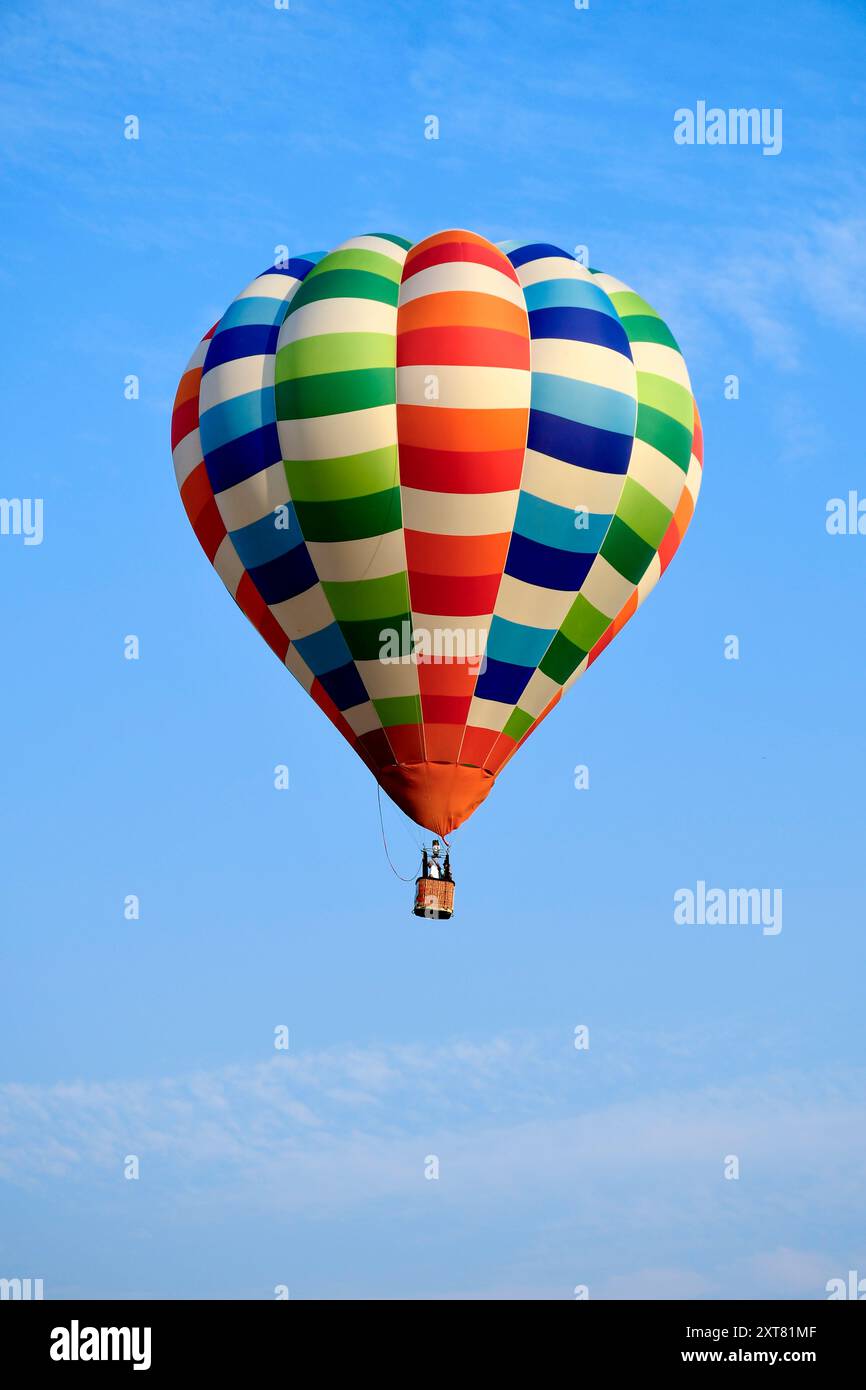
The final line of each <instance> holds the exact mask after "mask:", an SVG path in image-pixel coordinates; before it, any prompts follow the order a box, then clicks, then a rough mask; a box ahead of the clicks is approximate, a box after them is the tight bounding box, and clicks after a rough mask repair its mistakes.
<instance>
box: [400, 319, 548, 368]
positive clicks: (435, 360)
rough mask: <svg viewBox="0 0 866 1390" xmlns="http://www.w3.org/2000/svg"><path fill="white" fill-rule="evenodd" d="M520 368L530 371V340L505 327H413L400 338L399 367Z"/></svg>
mask: <svg viewBox="0 0 866 1390" xmlns="http://www.w3.org/2000/svg"><path fill="white" fill-rule="evenodd" d="M428 365H435V366H440V367H519V368H521V369H523V370H525V371H528V370H529V339H528V338H526V337H520V336H519V335H518V334H517V333H508V332H506V331H505V329H502V328H474V327H472V326H471V325H469V324H455V325H454V326H453V327H452V326H450V325H449V326H448V327H447V328H413V329H410V330H409V331H408V332H406V333H400V334H398V336H397V366H398V367H419V366H420V367H426V366H428Z"/></svg>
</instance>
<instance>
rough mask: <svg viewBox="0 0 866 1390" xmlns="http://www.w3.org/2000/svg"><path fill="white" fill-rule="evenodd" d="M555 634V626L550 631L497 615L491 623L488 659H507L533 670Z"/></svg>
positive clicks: (516, 664) (515, 664) (511, 662)
mask: <svg viewBox="0 0 866 1390" xmlns="http://www.w3.org/2000/svg"><path fill="white" fill-rule="evenodd" d="M555 636H556V629H555V628H554V629H553V630H552V631H550V632H548V631H547V630H546V629H544V628H540V627H527V626H526V625H525V624H524V623H512V622H509V620H508V619H507V618H500V617H498V616H495V617H494V619H493V622H492V623H491V624H490V636H489V638H488V641H487V660H488V661H491V660H493V661H507V662H510V664H511V665H512V666H523V667H525V668H526V670H528V671H533V670H535V667H536V666H537V665H538V663H539V661H540V660H541V658H542V657H543V656H544V653H545V652H546V651H547V648H548V647H549V646H550V644H551V642H552V641H553V639H554V637H555Z"/></svg>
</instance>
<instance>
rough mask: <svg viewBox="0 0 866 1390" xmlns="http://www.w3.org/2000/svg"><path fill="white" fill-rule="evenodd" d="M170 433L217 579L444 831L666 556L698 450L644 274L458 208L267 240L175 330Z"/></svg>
mask: <svg viewBox="0 0 866 1390" xmlns="http://www.w3.org/2000/svg"><path fill="white" fill-rule="evenodd" d="M172 449H173V453H174V464H175V471H176V475H177V481H178V485H179V487H180V492H181V497H182V499H183V504H184V507H185V509H186V512H187V515H188V517H189V519H190V522H191V523H192V527H193V530H194V531H195V533H196V535H197V537H198V539H199V541H200V543H201V545H202V547H203V549H204V551H205V553H206V555H207V557H208V559H209V560H210V561H211V563H212V564H213V566H214V568H215V569H216V570H217V573H218V574H219V575H220V577H221V579H222V580H223V582H224V584H225V585H226V587H227V589H228V590H229V592H230V593H231V595H232V597H233V598H234V599H235V601H236V602H237V604H238V605H239V607H240V608H241V609H242V610H243V612H244V613H245V614H246V616H247V617H248V618H249V619H250V621H251V622H252V623H253V624H254V625H255V627H256V628H258V630H259V632H260V633H261V635H262V636H263V637H264V639H265V641H266V642H267V643H268V644H269V645H270V646H271V647H272V648H273V650H274V651H275V652H276V654H277V656H278V657H279V658H280V660H281V661H282V662H284V664H285V665H286V666H287V667H288V668H289V670H290V671H291V672H292V673H293V675H295V676H296V677H297V679H298V680H299V681H300V683H301V684H302V685H303V687H304V689H305V690H307V691H308V692H309V694H310V695H311V696H312V697H313V699H314V700H315V702H316V703H317V704H318V705H319V707H320V708H321V709H322V710H323V711H324V712H325V714H326V715H327V716H328V718H329V719H330V720H331V722H332V723H333V724H334V725H335V726H336V727H337V728H338V729H339V731H340V733H341V734H342V735H343V737H344V738H345V739H346V740H347V742H348V743H350V744H351V745H352V747H353V748H354V749H355V751H356V752H357V753H358V755H359V756H360V757H361V758H362V759H363V760H364V762H365V763H366V764H367V766H368V767H369V769H370V771H371V772H372V773H373V775H374V777H375V778H376V779H377V781H378V782H379V784H380V785H381V787H382V788H383V789H384V790H385V791H386V792H387V793H388V795H389V796H390V797H391V798H392V799H393V800H394V801H395V802H396V803H397V805H398V806H400V807H401V808H402V809H403V810H404V811H405V812H406V813H407V815H409V816H410V817H411V818H412V819H413V820H414V821H416V822H417V823H418V824H419V825H422V826H425V827H427V828H428V829H430V830H432V831H435V832H436V833H438V834H441V835H447V834H448V833H449V831H451V830H453V829H455V828H456V827H457V826H459V825H460V824H461V823H462V822H463V821H465V820H466V818H467V817H468V816H470V815H471V814H472V812H473V811H474V810H475V809H476V807H477V806H478V805H480V803H481V802H482V801H483V800H484V798H485V797H486V796H487V794H488V792H489V791H490V789H491V787H492V786H493V783H494V781H495V779H496V777H497V775H498V774H499V772H500V771H501V770H502V768H503V767H504V766H505V764H506V763H507V762H508V760H509V758H511V757H512V755H513V754H514V753H515V752H516V751H517V749H518V748H519V747H520V746H521V744H523V743H524V742H525V740H526V739H527V738H528V737H529V735H530V734H531V733H532V731H533V729H535V728H536V727H537V725H538V724H539V723H540V722H541V720H542V719H544V718H545V716H546V715H547V714H549V713H550V711H551V710H552V709H553V707H554V706H555V705H556V704H557V703H558V701H559V700H560V699H561V697H562V695H563V693H564V692H565V691H566V690H568V689H569V687H570V686H571V685H573V683H574V682H575V681H576V680H577V679H578V678H579V677H580V676H582V675H583V673H584V671H585V670H586V669H587V667H588V666H590V665H591V664H592V662H593V661H595V659H596V658H597V657H598V656H599V655H600V654H601V652H602V651H603V650H604V649H605V647H606V646H607V645H608V643H609V642H610V641H611V640H612V639H613V637H614V636H615V635H616V634H617V633H618V632H619V631H620V630H621V629H622V628H623V627H624V626H625V624H626V623H627V622H628V620H629V618H630V617H631V616H632V614H633V613H635V612H636V610H637V608H638V607H639V605H640V604H641V603H642V601H643V600H644V599H645V598H646V596H647V594H648V593H649V592H650V590H651V589H652V588H653V587H654V585H655V584H656V582H657V580H658V579H659V578H660V576H661V575H662V574H663V572H664V570H665V569H666V568H667V566H668V564H669V562H670V560H671V558H672V556H673V555H674V552H675V551H676V549H677V547H678V546H679V544H680V541H681V540H682V538H683V536H684V534H685V532H686V529H687V527H688V525H689V522H690V520H691V517H692V513H693V511H694V507H695V502H696V500H697V496H698V490H699V488H700V482H701V468H702V456H703V451H702V439H701V428H700V421H699V418H698V411H697V406H696V404H695V401H694V398H693V395H692V391H691V386H690V383H689V376H688V372H687V371H686V366H685V362H684V361H683V358H682V355H681V353H680V351H679V348H678V347H677V343H676V341H675V339H674V337H673V335H672V334H671V332H670V329H669V328H668V327H667V325H666V324H665V323H664V322H663V320H662V319H661V318H660V317H659V315H658V314H657V313H656V312H655V310H654V309H652V308H651V307H650V305H649V304H647V303H646V301H645V300H643V299H642V298H640V296H639V295H638V294H636V293H635V292H634V291H633V290H631V289H629V287H628V286H627V285H624V284H622V283H621V282H620V281H619V280H615V279H614V278H613V277H612V276H610V275H605V274H602V273H600V272H599V271H594V270H590V269H588V268H586V267H585V266H584V265H582V264H581V263H580V262H579V261H578V260H576V259H575V257H574V256H572V255H571V254H570V253H569V252H567V251H564V250H561V249H560V248H559V247H556V246H551V245H547V244H543V243H536V242H532V243H526V244H519V243H514V242H506V243H504V244H502V245H500V246H494V245H493V244H492V243H491V242H489V241H487V240H485V238H484V237H482V236H477V235H476V234H474V233H472V232H466V231H445V232H439V233H437V234H436V235H435V236H430V237H427V238H426V239H425V240H424V241H421V242H418V243H417V244H415V245H413V244H412V243H410V242H408V241H405V240H404V239H403V238H401V237H397V236H390V235H385V234H374V235H368V236H359V237H353V238H352V239H351V240H349V241H346V242H344V243H343V245H342V246H339V247H337V249H336V250H335V251H331V252H328V253H327V254H325V253H323V252H316V253H314V254H311V255H304V256H299V257H296V258H292V259H289V260H287V261H286V262H285V263H279V262H278V263H277V264H276V265H272V266H270V267H269V268H268V269H267V270H265V271H264V272H263V274H261V275H259V276H258V277H257V278H256V279H255V280H253V281H252V283H251V284H250V285H248V286H247V288H246V289H245V290H243V292H242V293H241V294H239V295H238V297H237V298H236V299H235V300H234V302H233V303H232V304H231V305H230V306H229V308H228V309H227V310H226V312H225V314H224V315H223V317H222V318H221V319H220V321H219V323H217V324H216V325H215V327H214V328H212V329H211V331H210V332H209V333H208V334H206V336H205V337H204V338H203V339H202V341H201V342H200V343H199V346H198V348H197V349H196V351H195V352H194V353H193V355H192V358H191V359H190V362H189V364H188V366H187V369H186V371H185V373H184V375H183V377H182V379H181V383H180V387H179V389H178V393H177V398H176V401H175V406H174V413H173V417H172Z"/></svg>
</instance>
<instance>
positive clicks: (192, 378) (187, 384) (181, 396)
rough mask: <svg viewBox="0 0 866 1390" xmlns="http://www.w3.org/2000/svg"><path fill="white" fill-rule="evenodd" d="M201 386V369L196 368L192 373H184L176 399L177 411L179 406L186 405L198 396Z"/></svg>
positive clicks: (175, 406)
mask: <svg viewBox="0 0 866 1390" xmlns="http://www.w3.org/2000/svg"><path fill="white" fill-rule="evenodd" d="M200 385H201V367H195V368H194V369H193V371H191V372H184V374H183V376H182V377H181V379H180V385H179V386H178V388H177V395H176V396H175V398H174V408H175V410H177V408H178V406H179V405H184V404H185V403H186V402H187V401H188V400H189V399H190V398H191V397H192V396H197V395H198V391H199V387H200Z"/></svg>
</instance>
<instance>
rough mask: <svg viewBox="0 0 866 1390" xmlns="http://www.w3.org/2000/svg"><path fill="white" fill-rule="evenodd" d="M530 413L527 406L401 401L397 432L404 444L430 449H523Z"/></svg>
mask: <svg viewBox="0 0 866 1390" xmlns="http://www.w3.org/2000/svg"><path fill="white" fill-rule="evenodd" d="M527 415H528V410H527V408H526V407H525V406H520V407H519V408H518V409H511V408H505V407H502V408H498V409H494V410H449V409H447V408H443V407H442V406H430V405H398V406H397V436H398V438H399V440H400V443H401V444H413V445H419V446H421V445H423V446H425V447H426V448H428V449H460V450H470V449H478V450H494V449H522V448H523V445H524V443H525V440H526V419H527Z"/></svg>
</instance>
